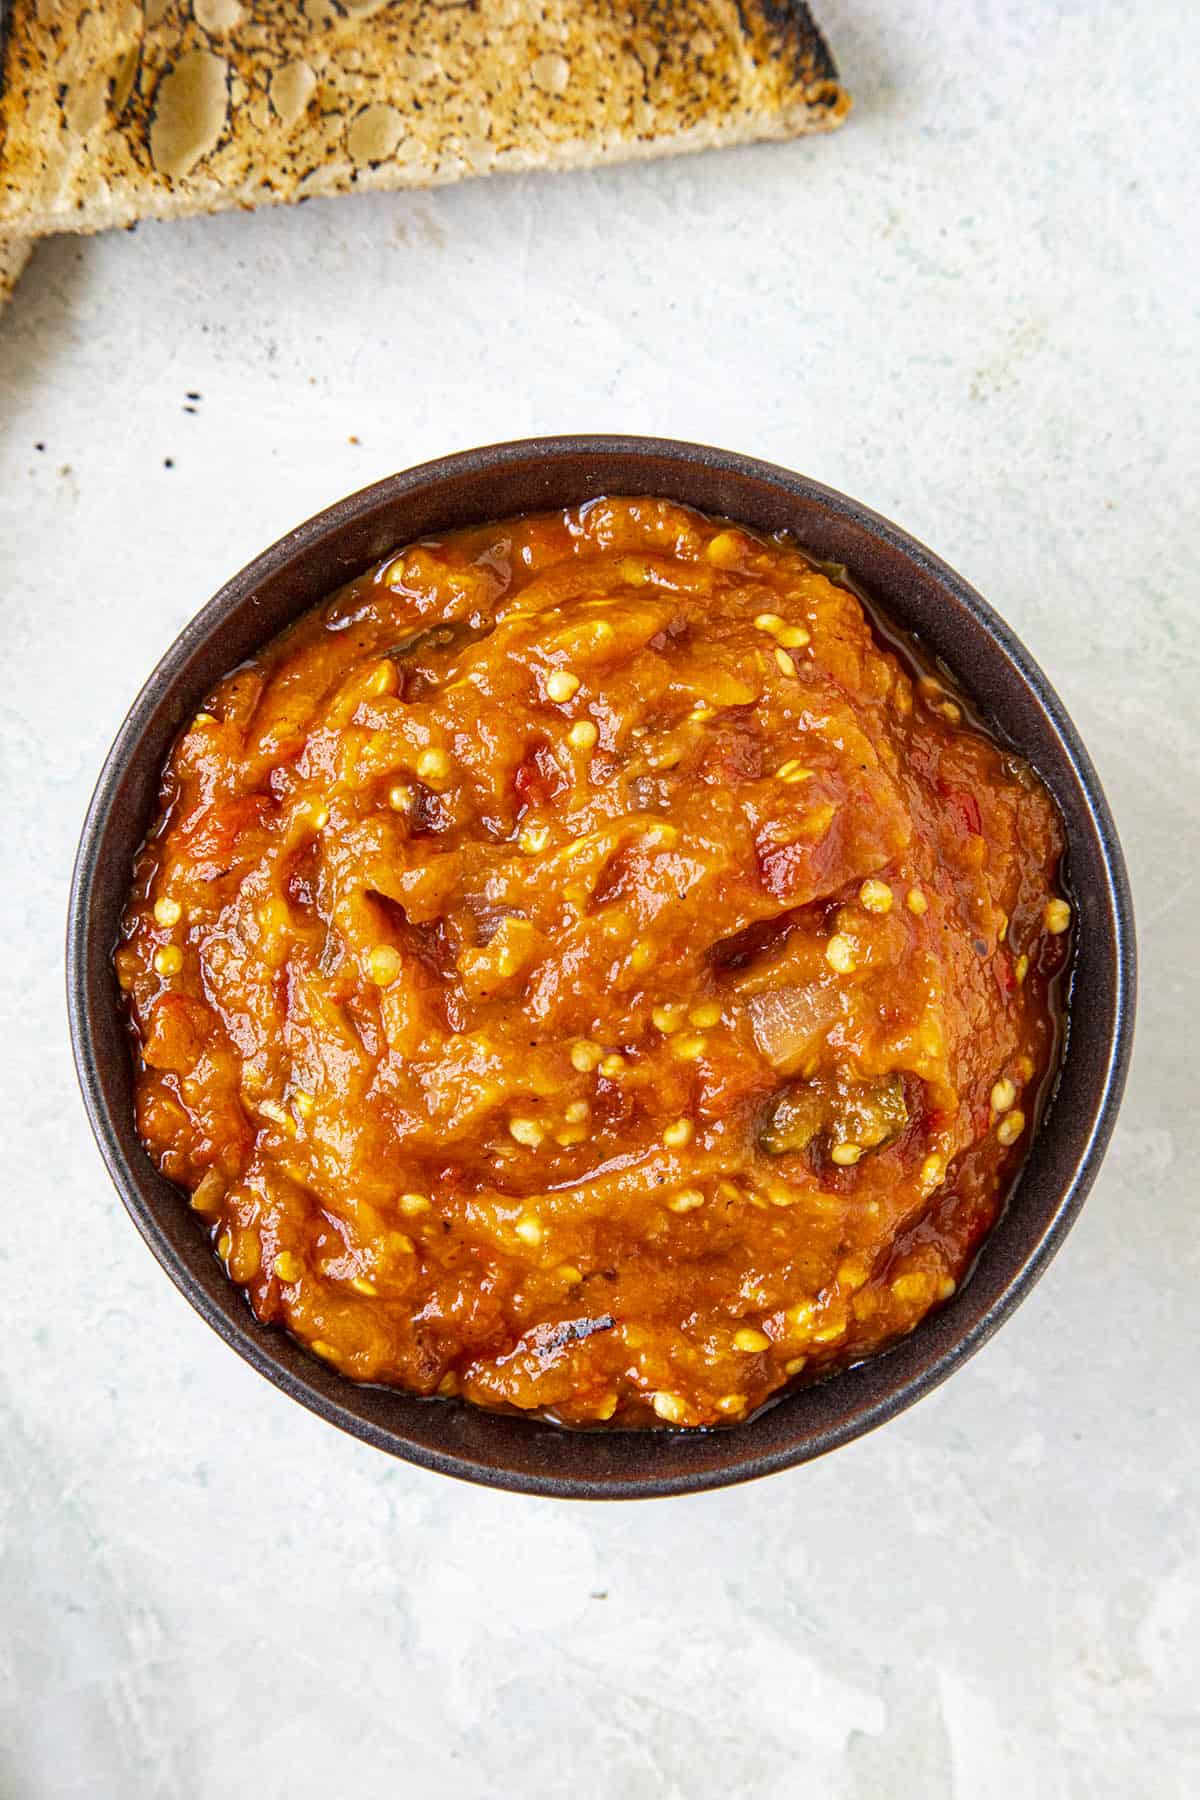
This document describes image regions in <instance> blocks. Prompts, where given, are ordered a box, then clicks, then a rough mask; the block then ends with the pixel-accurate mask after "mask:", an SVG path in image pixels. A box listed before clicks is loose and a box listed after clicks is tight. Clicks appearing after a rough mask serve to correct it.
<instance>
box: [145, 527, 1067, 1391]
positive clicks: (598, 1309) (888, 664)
mask: <svg viewBox="0 0 1200 1800" xmlns="http://www.w3.org/2000/svg"><path fill="white" fill-rule="evenodd" d="M1061 848H1062V837H1061V831H1060V826H1059V822H1058V818H1057V815H1056V813H1055V811H1054V808H1053V806H1052V804H1051V801H1050V799H1049V797H1048V795H1047V794H1046V792H1045V790H1044V789H1043V788H1042V787H1041V785H1040V784H1039V782H1038V781H1037V779H1036V778H1035V777H1034V775H1033V774H1032V773H1031V771H1030V770H1029V768H1028V767H1027V766H1025V765H1024V764H1023V763H1022V762H1021V761H1020V760H1019V759H1018V758H1016V757H1014V756H1013V755H1012V754H1010V753H1009V752H1008V751H1006V750H1004V749H1002V748H1001V747H1000V746H998V745H997V744H995V743H994V742H992V741H991V740H990V739H989V738H988V737H987V736H986V735H984V733H983V732H982V731H981V730H980V729H978V728H977V727H976V726H975V725H974V724H972V722H971V721H970V720H969V719H968V718H965V717H964V715H963V711H962V705H961V702H960V701H958V700H956V699H955V698H953V697H952V696H951V695H950V694H949V693H948V691H947V690H946V688H945V687H944V686H943V685H941V684H940V683H939V682H938V681H937V680H935V679H933V678H932V677H931V676H930V675H929V674H928V673H926V674H924V675H922V673H921V665H919V664H918V663H917V662H915V661H914V660H913V659H912V653H911V651H909V652H908V653H906V652H905V650H904V648H903V646H901V644H900V643H899V641H898V640H896V639H894V638H892V637H889V636H887V635H885V632H884V628H883V627H882V626H881V625H880V622H879V621H874V622H873V621H872V620H871V619H869V618H868V616H867V613H866V611H865V610H864V605H863V603H862V602H861V601H860V600H859V599H858V598H857V597H856V596H855V594H854V593H852V592H851V591H850V590H849V589H848V588H847V587H846V586H844V585H841V584H840V583H839V582H838V581H836V580H833V579H830V578H829V576H827V575H826V574H824V573H822V572H821V570H820V569H818V568H816V567H815V566H814V565H813V564H812V563H811V562H810V561H808V560H807V559H806V558H805V557H804V556H803V555H802V554H801V553H800V552H799V551H798V550H796V549H795V548H794V547H793V546H791V545H790V544H788V543H786V542H783V541H766V540H763V539H762V538H759V537H757V536H755V535H753V534H752V533H751V532H749V531H747V530H743V529H740V528H738V527H736V526H731V525H728V524H725V523H719V522H714V521H712V520H709V519H707V518H704V517H702V516H701V515H699V514H697V513H694V512H691V511H689V510H687V509H685V508H683V507H680V506H677V505H674V504H669V503H667V502H665V501H661V500H653V499H632V500H629V499H597V500H594V501H592V502H590V503H589V504H587V505H584V506H580V507H578V508H574V509H572V510H570V511H567V512H562V513H554V514H552V515H548V516H544V517H531V518H522V519H512V520H508V521H505V522H503V523H500V524H493V525H487V526H483V527H480V528H478V529H473V530H469V531H464V532H460V533H455V534H453V535H448V536H446V537H445V538H442V539H440V540H438V541H436V542H433V541H431V542H426V543H419V544H414V545H411V546H410V547H409V548H407V549H405V550H402V551H400V552H399V553H397V554H396V555H394V556H393V557H392V558H391V559H390V560H389V561H388V562H387V563H386V564H384V565H383V566H381V567H379V568H376V569H374V570H372V571H371V572H370V573H368V574H366V575H363V576H362V577H360V578H359V579H358V580H356V581H353V582H351V584H350V585H349V586H348V587H347V588H345V589H343V590H342V591H341V592H340V593H339V594H337V595H336V596H334V597H333V599H332V600H331V601H330V602H329V603H328V604H327V605H325V606H323V607H321V608H318V609H316V610H314V611H312V612H310V613H308V614H307V615H305V616H304V617H303V618H301V619H300V620H299V621H298V622H297V623H296V624H295V625H294V626H292V627H291V628H290V629H289V630H288V631H286V632H284V633H283V634H282V635H281V636H280V637H278V638H276V639H275V640H274V641H273V642H272V643H270V644H268V645H267V646H266V648H265V649H264V650H263V651H262V652H261V654H260V655H258V656H257V657H255V658H254V659H253V661H251V662H249V663H247V664H245V665H244V666H243V667H242V668H240V669H237V670H235V671H234V672H233V673H232V674H231V675H229V676H228V677H227V678H226V679H225V680H224V681H223V682H222V683H221V684H220V685H219V687H217V688H216V690H215V691H214V692H213V693H212V695H211V696H210V698H209V699H208V701H207V702H206V704H205V706H204V707H203V709H202V710H201V711H200V712H199V713H198V714H197V715H196V717H195V719H194V720H193V721H192V723H191V725H190V726H189V728H188V729H187V730H186V732H185V733H184V734H183V735H182V737H181V738H180V740H179V742H178V743H177V745H176V748H175V750H174V752H173V754H172V756H171V758H170V761H169V763H168V766H167V769H166V773H165V777H164V783H163V789H162V809H161V816H160V817H159V819H158V821H157V823H156V825H155V827H154V830H153V832H152V833H151V835H150V837H149V839H148V841H147V843H146V845H145V847H144V849H143V851H142V853H141V856H140V859H139V861H138V864H137V868H136V873H135V879H134V885H133V891H132V894H131V897H130V900H129V905H128V910H127V913H126V917H125V923H124V933H123V938H122V943H121V945H120V948H119V949H118V952H117V969H118V975H119V979H120V981H121V985H122V987H123V988H124V990H125V993H126V996H127V1001H128V1007H129V1015H130V1019H131V1023H132V1027H133V1032H134V1036H135V1041H136V1055H137V1108H138V1126H139V1130H140V1133H141V1136H142V1138H143V1140H144V1142H145V1144H146V1146H147V1148H148V1149H149V1151H150V1153H151V1155H152V1156H153V1157H154V1158H155V1160H156V1162H157V1163H158V1166H159V1167H160V1168H161V1169H162V1170H163V1172H164V1173H165V1174H166V1175H167V1176H169V1177H170V1178H171V1179H172V1180H174V1181H176V1182H178V1183H180V1184H182V1185H183V1186H184V1187H185V1188H187V1189H188V1190H189V1191H190V1194H191V1203H192V1205H193V1207H194V1208H195V1210H196V1212H197V1213H198V1214H199V1216H200V1218H201V1219H202V1220H203V1221H205V1223H206V1224H207V1225H208V1226H209V1228H210V1229H211V1232H212V1237H213V1242H214V1245H215V1247H216V1251H217V1254H218V1256H219V1257H220V1258H221V1260H222V1262H223V1263H224V1266H225V1268H226V1270H227V1271H228V1274H229V1277H230V1279H231V1280H232V1281H234V1282H236V1283H239V1284H240V1285H241V1286H243V1287H244V1288H245V1289H246V1291H247V1293H248V1295H249V1298H250V1302H251V1304H252V1306H253V1308H254V1311H255V1313H256V1314H257V1315H258V1317H259V1318H260V1319H262V1320H266V1321H278V1322H279V1323H280V1324H283V1325H286V1327H287V1328H288V1329H289V1330H290V1331H291V1332H293V1333H294V1334H295V1335H296V1336H297V1337H298V1338H300V1339H301V1340H302V1341H303V1342H304V1343H306V1344H307V1345H308V1346H309V1347H310V1348H311V1349H312V1350H313V1351H314V1352H315V1353H316V1354H317V1355H318V1356H321V1357H324V1358H326V1359H327V1360H328V1361H329V1362H330V1363H332V1364H333V1365H334V1366H335V1367H336V1368H338V1369H340V1370H342V1371H343V1372H344V1373H345V1374H346V1375H347V1376H350V1377H353V1378H354V1379H356V1380H361V1381H374V1382H384V1383H393V1384H396V1385H399V1386H401V1387H403V1388H407V1389H410V1390H413V1391H415V1392H417V1393H420V1394H441V1395H451V1394H456V1395H463V1396H465V1397H466V1398H467V1399H469V1400H471V1401H474V1402H476V1403H477V1404H479V1405H482V1406H489V1407H506V1408H520V1409H522V1410H523V1411H536V1412H539V1413H541V1414H543V1415H545V1416H549V1417H551V1418H555V1419H558V1420H561V1421H562V1422H564V1423H567V1424H574V1425H588V1424H597V1423H603V1422H611V1423H613V1424H620V1425H640V1424H657V1423H659V1422H666V1423H668V1424H671V1425H681V1426H705V1425H713V1424H720V1423H732V1422H735V1421H737V1420H738V1419H741V1418H744V1417H745V1416H747V1415H748V1414H749V1413H751V1412H753V1411H754V1409H755V1408H756V1407H758V1406H760V1405H761V1404H762V1403H763V1402H764V1401H765V1400H766V1399H767V1398H768V1397H769V1396H770V1395H771V1394H772V1393H774V1392H775V1391H776V1390H778V1389H780V1388H781V1387H783V1386H784V1385H785V1384H787V1383H789V1382H792V1381H793V1380H796V1379H800V1380H809V1379H811V1378H813V1377H814V1376H817V1375H820V1374H822V1373H826V1372H828V1371H830V1370H831V1369H833V1368H837V1367H841V1366H843V1365H845V1364H846V1363H848V1362H851V1361H856V1360H859V1359H861V1358H862V1357H864V1356H867V1355H869V1354H870V1353H872V1352H873V1351H876V1350H879V1349H880V1348H882V1347H883V1346H885V1345H886V1344H888V1343H889V1342H890V1341H892V1340H894V1339H895V1338H896V1337H897V1336H898V1335H899V1334H901V1333H904V1332H907V1331H910V1330H911V1329H912V1328H913V1326H914V1325H916V1324H917V1322H918V1321H919V1320H920V1319H921V1318H922V1316H923V1315H924V1314H925V1313H926V1312H927V1311H928V1310H929V1309H930V1307H932V1306H935V1305H936V1304H938V1302H939V1301H942V1300H944V1299H945V1298H946V1297H947V1296H948V1295H949V1294H951V1293H952V1292H953V1290H954V1287H955V1284H956V1283H957V1282H959V1281H961V1280H962V1278H963V1276H964V1274H965V1273H966V1272H967V1270H968V1268H969V1266H970V1263H971V1261H972V1258H973V1256H974V1254H975V1252H976V1250H977V1248H978V1245H979V1242H980V1239H981V1237H982V1236H983V1235H984V1233H986V1231H987V1230H988V1228H989V1226H990V1225H991V1224H992V1222H993V1221H994V1219H995V1217H996V1215H997V1212H998V1210H999V1207H1000V1205H1001V1203H1002V1200H1003V1197H1004V1194H1005V1191H1006V1188H1007V1186H1008V1185H1009V1183H1010V1181H1011V1177H1012V1174H1013V1167H1014V1161H1015V1158H1016V1157H1018V1156H1019V1154H1020V1149H1021V1147H1022V1146H1023V1144H1024V1143H1025V1142H1026V1141H1027V1139H1028V1137H1029V1135H1030V1133H1031V1131H1032V1126H1033V1120H1034V1117H1035V1107H1036V1100H1037V1094H1038V1090H1039V1087H1040V1085H1041V1084H1042V1083H1043V1080H1044V1077H1045V1076H1046V1074H1047V1071H1048V1069H1049V1067H1050V1065H1051V1063H1052V1061H1053V1059H1054V1054H1055V1049H1056V1041H1057V1025H1056V989H1057V985H1058V984H1057V981H1056V977H1057V975H1058V974H1059V972H1060V971H1061V968H1062V966H1063V963H1064V962H1065V958H1066V944H1067V930H1068V926H1069V924H1070V920H1071V909H1070V907H1069V905H1068V903H1067V902H1066V901H1065V900H1064V899H1062V898H1061V897H1060V896H1059V894H1058V893H1057V892H1056V888H1055V879H1056V873H1057V869H1058V863H1059V857H1060V852H1061Z"/></svg>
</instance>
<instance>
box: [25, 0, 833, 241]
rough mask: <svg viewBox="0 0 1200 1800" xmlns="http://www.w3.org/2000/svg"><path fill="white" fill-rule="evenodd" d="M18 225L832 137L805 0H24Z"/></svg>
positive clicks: (820, 49) (28, 228) (90, 221)
mask: <svg viewBox="0 0 1200 1800" xmlns="http://www.w3.org/2000/svg"><path fill="white" fill-rule="evenodd" d="M6 4H7V6H8V9H9V17H8V20H7V31H6V41H5V44H4V64H3V85H2V86H0V234H3V235H4V236H6V237H7V238H9V239H10V240H11V239H14V238H17V237H24V238H28V237H31V236H39V235H41V234H43V233H46V232H53V231H99V230H101V229H103V228H105V227H108V226H115V225H128V224H130V223H132V222H133V221H134V220H136V219H141V218H148V217H156V218H168V217H177V216H181V215H184V214H188V213H195V212H207V211H213V210H216V209H218V208H221V207H230V206H242V207H250V206H261V205H265V204H268V203H270V202H274V201H280V200H302V199H306V198H308V197H309V196H310V195H313V194H328V193H333V192H336V191H340V190H343V189H347V188H360V189H367V188H395V187H419V186H428V185H432V184H435V183H440V182H447V181H453V180H456V179H457V178H459V177H461V176H466V175H481V174H485V173H489V172H491V171H494V170H521V169H533V168H571V167H580V166H584V165H588V164H594V163H603V162H610V161H619V160H621V159H623V158H627V157H640V156H656V155H666V154H669V153H670V152H673V151H680V150H699V149H706V148H709V147H712V146H716V145H721V144H734V143H742V142H746V141H748V140H751V139H757V138H786V137H793V136H796V135H798V134H799V133H801V132H806V131H816V130H824V129H826V128H828V127H830V126H832V125H835V124H837V123H838V121H839V120H840V119H841V118H842V117H843V116H844V114H845V112H846V111H847V108H848V106H849V101H848V100H847V98H846V96H845V95H844V94H843V92H842V90H841V88H840V87H839V85H838V80H837V73H836V70H835V68H834V65H833V62H832V60H831V58H830V56H829V52H828V51H827V49H826V47H825V44H824V42H823V40H822V38H821V35H820V33H819V32H818V31H817V29H816V27H815V25H814V24H813V22H812V19H811V17H810V16H809V13H808V9H807V7H805V6H804V5H803V4H801V3H800V0H671V3H670V4H667V5H664V4H663V3H662V0H626V3H625V4H621V3H620V0H475V3H474V4H470V5H464V4H461V3H459V4H451V0H336V4H335V0H302V3H301V4H296V3H293V0H286V3H285V0H186V3H182V0H144V4H135V3H134V0H0V6H2V5H6Z"/></svg>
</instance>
